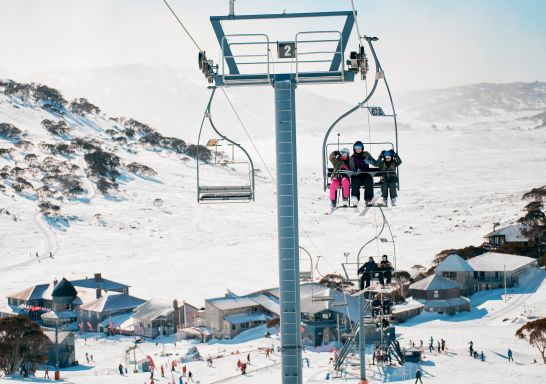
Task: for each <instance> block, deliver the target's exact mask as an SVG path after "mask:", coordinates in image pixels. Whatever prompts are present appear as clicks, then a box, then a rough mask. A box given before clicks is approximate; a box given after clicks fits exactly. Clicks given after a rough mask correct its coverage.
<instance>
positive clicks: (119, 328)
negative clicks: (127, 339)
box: [118, 324, 121, 335]
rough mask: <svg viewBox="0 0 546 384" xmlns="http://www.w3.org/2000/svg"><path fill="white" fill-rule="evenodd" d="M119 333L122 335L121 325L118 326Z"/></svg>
mask: <svg viewBox="0 0 546 384" xmlns="http://www.w3.org/2000/svg"><path fill="white" fill-rule="evenodd" d="M118 332H119V334H120V335H121V324H119V325H118Z"/></svg>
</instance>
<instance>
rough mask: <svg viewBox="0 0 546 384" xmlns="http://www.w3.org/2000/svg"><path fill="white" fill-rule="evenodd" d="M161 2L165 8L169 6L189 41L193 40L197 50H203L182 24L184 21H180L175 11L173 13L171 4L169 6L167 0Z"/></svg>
mask: <svg viewBox="0 0 546 384" xmlns="http://www.w3.org/2000/svg"><path fill="white" fill-rule="evenodd" d="M163 2H164V3H165V5H166V6H167V8H169V10H170V11H171V13H172V14H173V16H174V17H175V19H176V20H177V21H178V24H180V26H181V27H182V28H183V29H184V31H186V34H187V35H188V37H189V38H190V39H191V41H192V42H193V44H195V46H196V47H197V49H198V50H199V52H203V50H202V49H201V47H200V46H199V44H197V42H196V41H195V39H194V38H193V36H192V35H191V33H190V31H188V29H187V28H186V27H185V26H184V23H182V21H181V20H180V18H179V17H178V16H177V15H176V13H175V12H174V10H173V9H172V8H171V6H170V5H169V3H168V2H167V0H163Z"/></svg>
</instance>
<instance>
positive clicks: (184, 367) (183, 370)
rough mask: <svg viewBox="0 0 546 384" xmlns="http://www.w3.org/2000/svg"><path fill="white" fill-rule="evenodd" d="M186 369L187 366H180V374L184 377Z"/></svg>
mask: <svg viewBox="0 0 546 384" xmlns="http://www.w3.org/2000/svg"><path fill="white" fill-rule="evenodd" d="M186 369H187V368H186V366H185V365H184V366H183V367H182V376H184V377H186Z"/></svg>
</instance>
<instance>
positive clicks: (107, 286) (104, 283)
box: [70, 277, 129, 291]
mask: <svg viewBox="0 0 546 384" xmlns="http://www.w3.org/2000/svg"><path fill="white" fill-rule="evenodd" d="M70 282H71V283H72V285H74V286H75V287H83V288H92V289H96V288H100V289H104V290H107V291H112V290H120V289H124V288H129V286H128V285H126V284H122V283H118V282H116V281H112V280H108V279H105V278H104V277H100V278H95V277H92V278H90V279H87V278H85V279H79V280H72V281H70Z"/></svg>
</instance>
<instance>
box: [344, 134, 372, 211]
mask: <svg viewBox="0 0 546 384" xmlns="http://www.w3.org/2000/svg"><path fill="white" fill-rule="evenodd" d="M370 164H371V165H376V161H375V159H374V158H373V157H372V155H370V154H369V153H368V152H366V151H364V144H362V141H356V142H355V143H354V144H353V154H352V155H351V158H350V159H349V169H350V170H351V171H353V172H357V171H361V172H368V171H369V170H370ZM361 185H364V200H365V201H366V206H371V205H372V199H373V177H372V176H371V175H370V174H369V173H361V174H358V175H353V176H352V177H351V200H352V201H351V204H352V205H353V206H355V207H356V206H357V205H358V202H359V200H360V186H361Z"/></svg>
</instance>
